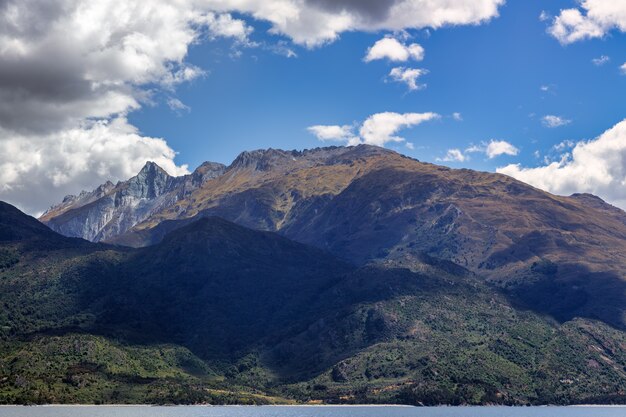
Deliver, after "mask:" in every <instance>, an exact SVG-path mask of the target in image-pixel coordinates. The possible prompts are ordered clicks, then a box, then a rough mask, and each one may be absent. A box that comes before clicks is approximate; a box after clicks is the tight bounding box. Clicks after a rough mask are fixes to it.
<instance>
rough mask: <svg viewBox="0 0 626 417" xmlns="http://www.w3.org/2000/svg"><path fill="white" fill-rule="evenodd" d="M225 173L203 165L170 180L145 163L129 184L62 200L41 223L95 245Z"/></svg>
mask: <svg viewBox="0 0 626 417" xmlns="http://www.w3.org/2000/svg"><path fill="white" fill-rule="evenodd" d="M224 169H225V167H224V166H223V165H221V164H217V163H212V162H206V163H204V164H202V165H201V166H200V167H199V168H198V169H197V170H196V171H194V172H193V173H192V174H190V175H185V176H182V177H172V176H170V175H169V174H168V173H167V172H165V171H164V170H163V169H162V168H161V167H159V166H158V165H157V164H155V163H154V162H147V163H146V165H145V166H144V167H143V168H142V169H141V171H140V172H139V173H138V174H137V175H136V176H135V177H133V178H131V179H129V180H128V181H124V182H119V183H118V184H117V185H114V184H113V183H111V182H110V181H109V182H107V183H105V184H103V185H101V186H99V187H98V188H97V189H95V190H94V191H92V192H82V193H81V194H80V195H78V196H67V197H65V199H64V200H63V202H62V203H61V204H59V205H57V206H54V207H52V208H51V209H50V210H48V211H47V212H46V213H44V214H43V216H42V217H41V218H40V220H41V221H42V222H44V223H45V224H47V225H48V226H49V227H50V228H51V229H53V230H54V231H56V232H59V233H61V234H63V235H66V236H72V237H82V238H84V239H87V240H91V241H94V242H98V241H101V240H105V239H107V238H111V237H114V236H117V235H119V234H122V233H124V232H126V231H127V230H129V229H130V228H132V227H133V226H135V225H136V224H138V223H140V222H142V221H144V220H146V219H147V218H149V217H150V216H151V215H152V214H153V213H155V212H157V211H160V210H163V209H165V208H167V207H170V206H171V205H173V204H175V203H176V202H177V201H178V200H180V199H183V198H185V197H186V196H187V195H189V194H190V193H191V192H192V191H193V190H195V189H197V188H198V187H200V186H202V184H203V183H205V182H206V181H207V180H209V179H211V178H215V177H216V176H219V175H221V174H222V173H223V172H224Z"/></svg>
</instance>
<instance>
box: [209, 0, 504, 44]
mask: <svg viewBox="0 0 626 417" xmlns="http://www.w3.org/2000/svg"><path fill="white" fill-rule="evenodd" d="M208 2H209V3H210V4H213V5H214V6H216V7H219V8H220V10H223V11H233V10H236V11H239V12H242V13H250V14H252V15H253V16H254V17H255V18H257V19H262V20H267V21H269V22H270V23H271V24H272V32H274V33H280V34H283V35H286V36H288V37H290V38H291V39H292V40H293V41H294V42H296V43H299V44H304V45H307V46H309V47H312V46H318V45H321V44H324V43H327V42H332V41H334V40H336V39H337V38H338V37H339V35H340V34H341V33H342V32H346V31H355V30H362V31H377V30H391V31H402V30H405V29H422V28H427V27H431V28H441V27H445V26H455V25H468V24H480V23H483V22H486V21H488V20H490V19H492V18H494V17H497V16H498V8H499V7H500V6H501V5H503V4H504V2H505V0H454V1H449V0H448V1H432V0H230V1H229V0H208Z"/></svg>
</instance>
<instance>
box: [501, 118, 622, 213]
mask: <svg viewBox="0 0 626 417" xmlns="http://www.w3.org/2000/svg"><path fill="white" fill-rule="evenodd" d="M498 172H500V173H503V174H506V175H510V176H512V177H514V178H517V179H519V180H521V181H524V182H527V183H529V184H531V185H534V186H536V187H538V188H541V189H544V190H546V191H549V192H552V193H555V194H561V195H569V194H572V193H581V192H586V193H593V194H596V195H598V196H600V197H602V198H604V199H605V200H607V201H609V202H611V203H613V204H616V205H618V206H619V207H621V208H623V209H626V120H623V121H621V122H620V123H618V124H617V125H615V126H614V127H612V128H611V129H609V130H607V131H606V132H604V133H603V134H602V135H600V136H599V137H597V138H595V139H593V140H589V141H581V142H578V143H577V144H576V146H575V147H574V149H572V151H571V154H566V156H565V157H564V158H562V159H561V160H560V161H557V162H551V163H549V164H547V165H545V166H540V167H536V168H525V167H522V166H521V165H520V164H512V165H508V166H505V167H502V168H499V169H498Z"/></svg>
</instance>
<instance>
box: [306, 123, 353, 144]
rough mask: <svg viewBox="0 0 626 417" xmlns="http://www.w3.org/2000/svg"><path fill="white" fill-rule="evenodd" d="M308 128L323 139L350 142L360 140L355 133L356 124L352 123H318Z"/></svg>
mask: <svg viewBox="0 0 626 417" xmlns="http://www.w3.org/2000/svg"><path fill="white" fill-rule="evenodd" d="M307 130H308V131H309V132H311V133H312V134H314V135H315V136H316V137H317V138H318V139H319V140H322V141H327V140H335V141H347V142H349V143H352V142H354V141H358V137H356V136H355V134H354V126H350V125H345V126H335V125H316V126H310V127H308V128H307Z"/></svg>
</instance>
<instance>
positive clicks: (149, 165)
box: [138, 161, 170, 177]
mask: <svg viewBox="0 0 626 417" xmlns="http://www.w3.org/2000/svg"><path fill="white" fill-rule="evenodd" d="M150 173H159V174H161V175H167V176H168V177H169V176H170V175H169V174H168V173H167V172H166V171H165V170H164V169H163V168H161V167H160V166H159V165H158V164H157V163H156V162H154V161H147V162H146V164H145V165H144V166H143V168H141V171H139V174H138V175H142V174H144V175H148V174H150Z"/></svg>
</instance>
